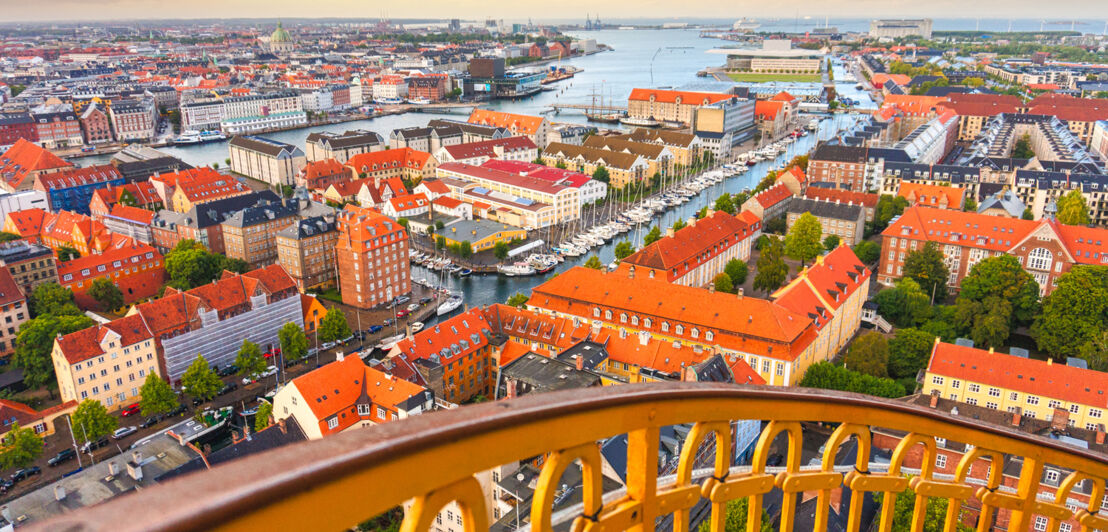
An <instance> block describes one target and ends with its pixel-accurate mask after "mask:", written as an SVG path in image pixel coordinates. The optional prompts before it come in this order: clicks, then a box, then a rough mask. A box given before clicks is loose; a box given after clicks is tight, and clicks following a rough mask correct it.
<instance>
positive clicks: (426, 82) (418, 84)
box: [408, 75, 447, 102]
mask: <svg viewBox="0 0 1108 532" xmlns="http://www.w3.org/2000/svg"><path fill="white" fill-rule="evenodd" d="M446 83H447V78H446V76H441V75H430V76H422V77H418V78H411V79H409V80H408V98H410V99H413V100H418V99H425V100H428V101H431V102H439V101H442V99H443V98H446Z"/></svg>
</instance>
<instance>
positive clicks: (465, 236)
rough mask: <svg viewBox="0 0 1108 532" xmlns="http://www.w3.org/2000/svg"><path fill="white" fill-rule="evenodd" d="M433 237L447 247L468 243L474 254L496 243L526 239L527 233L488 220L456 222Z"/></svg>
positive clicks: (517, 228) (437, 231) (490, 247)
mask: <svg viewBox="0 0 1108 532" xmlns="http://www.w3.org/2000/svg"><path fill="white" fill-rule="evenodd" d="M435 236H436V237H438V236H441V237H443V238H444V239H446V244H447V245H448V246H449V245H454V244H461V243H462V242H469V244H470V245H471V246H473V252H474V253H476V252H478V251H484V250H486V249H492V248H493V246H495V245H496V243H497V242H511V241H512V240H517V239H518V240H523V239H525V238H527V231H525V230H523V229H520V228H519V227H513V226H511V225H506V224H501V223H496V222H492V221H489V220H458V221H457V222H454V223H452V224H450V225H448V226H446V227H444V228H442V229H439V230H436V231H435Z"/></svg>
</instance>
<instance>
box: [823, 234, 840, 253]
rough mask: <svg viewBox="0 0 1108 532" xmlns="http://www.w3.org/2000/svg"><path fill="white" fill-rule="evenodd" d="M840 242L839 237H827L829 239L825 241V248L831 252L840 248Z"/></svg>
mask: <svg viewBox="0 0 1108 532" xmlns="http://www.w3.org/2000/svg"><path fill="white" fill-rule="evenodd" d="M840 242H841V240H840V239H839V235H827V238H825V239H823V248H824V249H826V250H827V251H831V250H833V249H835V248H837V247H839V243H840Z"/></svg>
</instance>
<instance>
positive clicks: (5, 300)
mask: <svg viewBox="0 0 1108 532" xmlns="http://www.w3.org/2000/svg"><path fill="white" fill-rule="evenodd" d="M0 254H2V251H0ZM0 319H3V321H0V357H7V356H10V355H11V354H12V353H13V352H15V338H16V336H18V335H19V327H20V326H21V325H23V323H24V322H26V321H27V320H29V319H31V309H30V306H29V305H28V301H27V295H25V294H24V292H23V290H22V289H20V286H19V283H18V282H16V280H15V277H14V276H13V275H12V274H11V271H10V267H9V268H5V269H0Z"/></svg>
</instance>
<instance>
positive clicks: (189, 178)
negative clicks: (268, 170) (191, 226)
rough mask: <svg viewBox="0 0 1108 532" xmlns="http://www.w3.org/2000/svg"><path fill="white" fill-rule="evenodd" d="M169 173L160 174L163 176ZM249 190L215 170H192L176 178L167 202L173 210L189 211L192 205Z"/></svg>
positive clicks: (245, 192) (241, 193)
mask: <svg viewBox="0 0 1108 532" xmlns="http://www.w3.org/2000/svg"><path fill="white" fill-rule="evenodd" d="M166 175H169V174H162V176H159V177H164V176H166ZM250 192H251V190H250V187H248V186H246V185H244V184H242V183H240V182H239V181H238V180H236V179H234V178H233V177H231V176H226V175H223V174H220V173H218V172H216V171H215V170H211V169H205V170H194V171H190V172H189V173H188V174H186V175H183V176H181V177H179V178H177V179H176V182H175V183H174V186H173V195H171V196H170V197H169V200H168V202H167V204H168V205H169V208H170V209H172V210H173V211H175V212H189V211H190V210H192V208H193V207H196V206H198V205H203V204H205V203H210V202H213V201H216V200H220V199H223V198H231V197H235V196H244V195H246V194H249V193H250Z"/></svg>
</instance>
